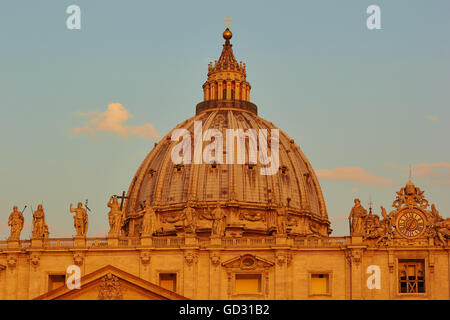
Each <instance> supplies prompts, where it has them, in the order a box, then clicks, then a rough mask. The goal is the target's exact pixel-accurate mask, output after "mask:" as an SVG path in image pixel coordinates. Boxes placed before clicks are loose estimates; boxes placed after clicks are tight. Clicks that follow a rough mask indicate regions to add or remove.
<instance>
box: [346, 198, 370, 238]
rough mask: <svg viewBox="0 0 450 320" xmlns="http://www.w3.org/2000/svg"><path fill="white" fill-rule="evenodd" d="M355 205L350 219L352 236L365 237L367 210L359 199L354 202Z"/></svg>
mask: <svg viewBox="0 0 450 320" xmlns="http://www.w3.org/2000/svg"><path fill="white" fill-rule="evenodd" d="M354 202H355V205H354V206H353V208H352V211H350V215H349V217H348V219H349V221H350V235H352V236H363V235H364V221H365V218H366V217H367V210H366V209H364V207H363V206H362V205H361V201H359V199H355V200H354Z"/></svg>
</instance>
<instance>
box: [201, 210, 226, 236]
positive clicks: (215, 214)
mask: <svg viewBox="0 0 450 320" xmlns="http://www.w3.org/2000/svg"><path fill="white" fill-rule="evenodd" d="M208 213H209V216H206V217H205V216H203V217H204V218H205V219H207V220H212V226H211V236H212V237H221V236H223V234H224V232H225V228H224V220H225V218H226V215H225V212H223V210H222V208H221V206H220V203H217V206H216V207H215V208H214V210H212V211H210V210H209V207H208Z"/></svg>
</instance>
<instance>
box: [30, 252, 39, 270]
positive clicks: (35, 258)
mask: <svg viewBox="0 0 450 320" xmlns="http://www.w3.org/2000/svg"><path fill="white" fill-rule="evenodd" d="M40 260H41V257H40V256H39V254H38V253H33V254H31V256H30V262H31V265H32V266H33V267H34V268H37V267H38V266H39V261H40Z"/></svg>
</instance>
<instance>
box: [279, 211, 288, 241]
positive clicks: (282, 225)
mask: <svg viewBox="0 0 450 320" xmlns="http://www.w3.org/2000/svg"><path fill="white" fill-rule="evenodd" d="M287 211H288V209H287V207H286V206H285V205H284V204H281V207H280V208H279V209H278V210H277V234H286V220H287V215H288V213H287Z"/></svg>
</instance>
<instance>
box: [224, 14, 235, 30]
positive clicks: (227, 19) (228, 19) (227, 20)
mask: <svg viewBox="0 0 450 320" xmlns="http://www.w3.org/2000/svg"><path fill="white" fill-rule="evenodd" d="M223 21H226V22H227V29H228V27H229V26H228V22H229V21H233V19H230V18H229V17H228V16H227V18H226V19H223Z"/></svg>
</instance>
